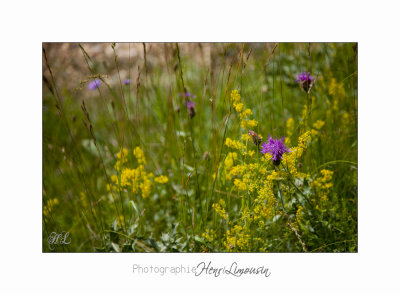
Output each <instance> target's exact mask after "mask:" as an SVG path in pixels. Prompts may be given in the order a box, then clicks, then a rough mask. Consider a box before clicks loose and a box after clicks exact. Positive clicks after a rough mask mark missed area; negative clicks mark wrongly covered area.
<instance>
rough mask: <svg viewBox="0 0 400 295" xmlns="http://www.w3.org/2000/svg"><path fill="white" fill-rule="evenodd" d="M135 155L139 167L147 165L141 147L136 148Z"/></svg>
mask: <svg viewBox="0 0 400 295" xmlns="http://www.w3.org/2000/svg"><path fill="white" fill-rule="evenodd" d="M133 154H134V155H135V157H136V159H137V161H138V163H139V165H145V164H146V158H145V156H144V153H143V151H142V149H141V148H140V147H136V148H135V149H134V150H133Z"/></svg>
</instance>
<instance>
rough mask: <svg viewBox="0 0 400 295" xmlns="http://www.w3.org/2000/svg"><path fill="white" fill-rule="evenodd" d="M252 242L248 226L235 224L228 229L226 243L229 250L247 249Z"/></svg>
mask: <svg viewBox="0 0 400 295" xmlns="http://www.w3.org/2000/svg"><path fill="white" fill-rule="evenodd" d="M249 244H250V233H249V230H248V228H247V227H243V226H241V225H235V226H234V227H233V228H232V229H230V230H229V229H228V230H227V231H226V241H224V245H225V247H226V249H227V250H228V251H230V252H231V251H238V250H240V251H246V249H247V247H248V246H249Z"/></svg>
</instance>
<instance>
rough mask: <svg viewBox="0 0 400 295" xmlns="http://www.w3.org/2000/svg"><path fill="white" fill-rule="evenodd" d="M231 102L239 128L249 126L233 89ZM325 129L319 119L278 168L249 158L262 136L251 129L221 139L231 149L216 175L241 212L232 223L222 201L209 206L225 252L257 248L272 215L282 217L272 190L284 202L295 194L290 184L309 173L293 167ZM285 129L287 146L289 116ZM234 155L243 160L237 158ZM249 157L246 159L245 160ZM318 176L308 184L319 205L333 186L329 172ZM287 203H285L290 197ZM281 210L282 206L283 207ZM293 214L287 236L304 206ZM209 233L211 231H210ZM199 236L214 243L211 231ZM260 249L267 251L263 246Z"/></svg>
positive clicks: (263, 159) (267, 157) (266, 157)
mask: <svg viewBox="0 0 400 295" xmlns="http://www.w3.org/2000/svg"><path fill="white" fill-rule="evenodd" d="M231 99H232V102H233V106H234V108H235V110H236V111H237V112H238V113H239V117H240V120H241V125H242V127H243V128H248V126H249V123H248V122H249V120H248V118H247V116H248V115H249V114H251V111H244V105H243V103H242V101H241V99H240V95H239V93H238V92H237V90H234V91H232V94H231ZM243 121H245V123H243ZM250 125H251V127H253V126H255V125H252V124H251V123H250ZM324 125H325V122H324V121H321V120H318V121H316V122H315V123H314V124H313V125H312V127H313V128H311V130H309V129H308V130H307V129H306V131H304V132H303V133H302V134H301V135H300V136H299V137H298V139H297V145H296V146H292V147H291V148H290V152H286V153H284V154H283V156H282V160H281V165H280V166H279V168H278V167H277V166H273V165H272V162H271V157H272V156H271V154H270V153H265V154H264V155H263V156H262V157H252V156H253V155H254V154H255V153H256V152H257V153H258V149H259V144H260V142H261V140H260V139H261V138H262V137H261V136H259V135H258V134H255V132H253V131H250V132H249V134H243V135H242V137H241V139H242V141H240V140H233V139H230V138H227V139H226V141H225V145H226V146H227V147H229V148H230V149H232V150H234V151H230V152H229V153H228V155H227V156H226V158H225V161H224V170H223V171H224V172H225V173H221V174H220V175H219V177H221V178H223V179H224V180H230V181H232V183H233V188H232V189H235V190H236V191H237V192H238V195H239V197H240V198H242V206H241V209H240V213H239V216H238V217H236V218H235V219H233V218H232V217H230V216H229V215H228V212H227V210H226V206H225V201H224V200H223V199H221V200H219V202H218V203H214V204H213V205H212V208H213V209H214V211H215V212H216V214H217V215H218V216H220V217H221V218H222V219H223V220H224V222H225V226H226V231H225V238H224V246H225V248H226V250H227V251H230V252H232V251H251V250H252V249H254V247H258V246H257V245H260V244H261V245H262V244H263V243H264V241H263V240H262V231H263V230H265V229H266V228H267V227H268V224H270V221H271V220H272V218H273V217H274V216H276V215H277V214H281V215H282V214H283V212H282V210H283V209H282V207H281V205H280V202H281V201H279V199H278V198H279V197H278V195H277V192H279V193H280V194H281V197H283V198H289V197H290V196H291V195H292V194H293V191H295V190H294V188H292V189H291V184H293V183H295V181H302V180H304V179H310V175H308V174H305V173H303V172H301V171H300V169H299V165H298V163H299V160H301V158H302V157H303V154H304V153H305V151H306V150H307V147H308V145H309V144H310V142H311V139H312V137H313V136H315V135H318V134H319V132H320V130H321V129H322V128H323V127H324ZM244 126H246V127H244ZM286 127H287V134H288V138H287V140H286V142H285V143H286V144H288V145H289V144H290V143H291V140H293V135H294V133H295V121H294V119H293V118H289V120H288V121H287V124H286ZM254 137H255V138H256V139H255V138H254ZM252 140H253V143H254V145H253V146H254V149H251V148H250V146H248V145H247V142H249V141H252ZM244 142H246V144H245V143H244ZM239 155H241V156H242V157H241V158H239ZM248 155H250V157H247V156H248ZM321 173H322V175H323V176H322V177H320V178H317V179H316V180H314V181H313V182H312V184H311V186H312V187H313V188H314V189H315V190H317V191H318V194H319V195H320V196H321V201H322V202H323V201H324V200H326V199H327V195H328V193H329V189H330V187H331V186H332V183H331V180H332V172H331V171H328V170H322V171H321ZM286 180H289V181H286ZM297 189H298V188H297ZM287 200H288V201H290V199H287ZM282 202H283V201H282ZM282 206H285V205H284V204H283V203H282ZM295 212H296V214H295V216H294V220H289V221H288V223H289V224H290V226H289V227H288V229H287V233H285V234H287V235H290V234H293V231H295V234H296V235H298V233H299V232H300V231H299V224H300V223H301V219H302V218H303V215H304V208H303V207H302V206H301V205H300V204H298V206H297V208H296V211H295ZM254 231H256V232H254ZM213 233H215V232H214V231H213ZM257 233H259V234H257ZM203 237H204V238H205V239H206V241H211V240H213V239H214V238H211V232H210V230H207V232H205V233H203ZM258 242H259V243H258ZM254 243H256V244H257V243H258V244H257V245H255V244H254ZM264 245H265V243H264ZM257 249H258V248H257ZM260 249H261V248H260ZM262 249H263V250H267V249H266V248H265V246H264V247H262Z"/></svg>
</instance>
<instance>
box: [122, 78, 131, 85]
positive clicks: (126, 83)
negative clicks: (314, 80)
mask: <svg viewBox="0 0 400 295" xmlns="http://www.w3.org/2000/svg"><path fill="white" fill-rule="evenodd" d="M122 83H123V84H124V85H129V84H131V79H125V80H124V82H122Z"/></svg>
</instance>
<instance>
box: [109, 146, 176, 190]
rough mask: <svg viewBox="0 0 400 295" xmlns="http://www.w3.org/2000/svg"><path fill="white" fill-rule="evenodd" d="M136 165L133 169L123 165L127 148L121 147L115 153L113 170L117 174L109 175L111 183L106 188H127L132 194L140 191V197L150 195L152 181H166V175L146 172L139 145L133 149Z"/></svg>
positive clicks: (125, 161)
mask: <svg viewBox="0 0 400 295" xmlns="http://www.w3.org/2000/svg"><path fill="white" fill-rule="evenodd" d="M133 155H134V156H135V158H136V160H137V163H138V166H137V167H136V168H134V169H132V168H128V167H125V165H126V163H127V162H128V150H127V149H125V148H123V149H121V151H120V152H119V153H118V154H117V161H116V163H115V166H114V168H115V170H117V172H118V173H117V174H116V175H115V174H114V175H111V182H112V184H111V185H107V189H108V190H109V191H110V190H111V189H112V190H114V191H121V190H123V189H128V190H130V191H131V192H132V193H134V194H139V193H141V196H142V198H147V197H149V196H150V193H151V190H152V187H153V182H156V183H167V182H168V177H167V176H164V175H160V176H158V177H154V174H153V173H151V172H147V171H146V170H145V167H144V165H145V164H146V157H145V156H144V153H143V150H142V149H141V148H140V147H136V148H135V149H134V150H133Z"/></svg>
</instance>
